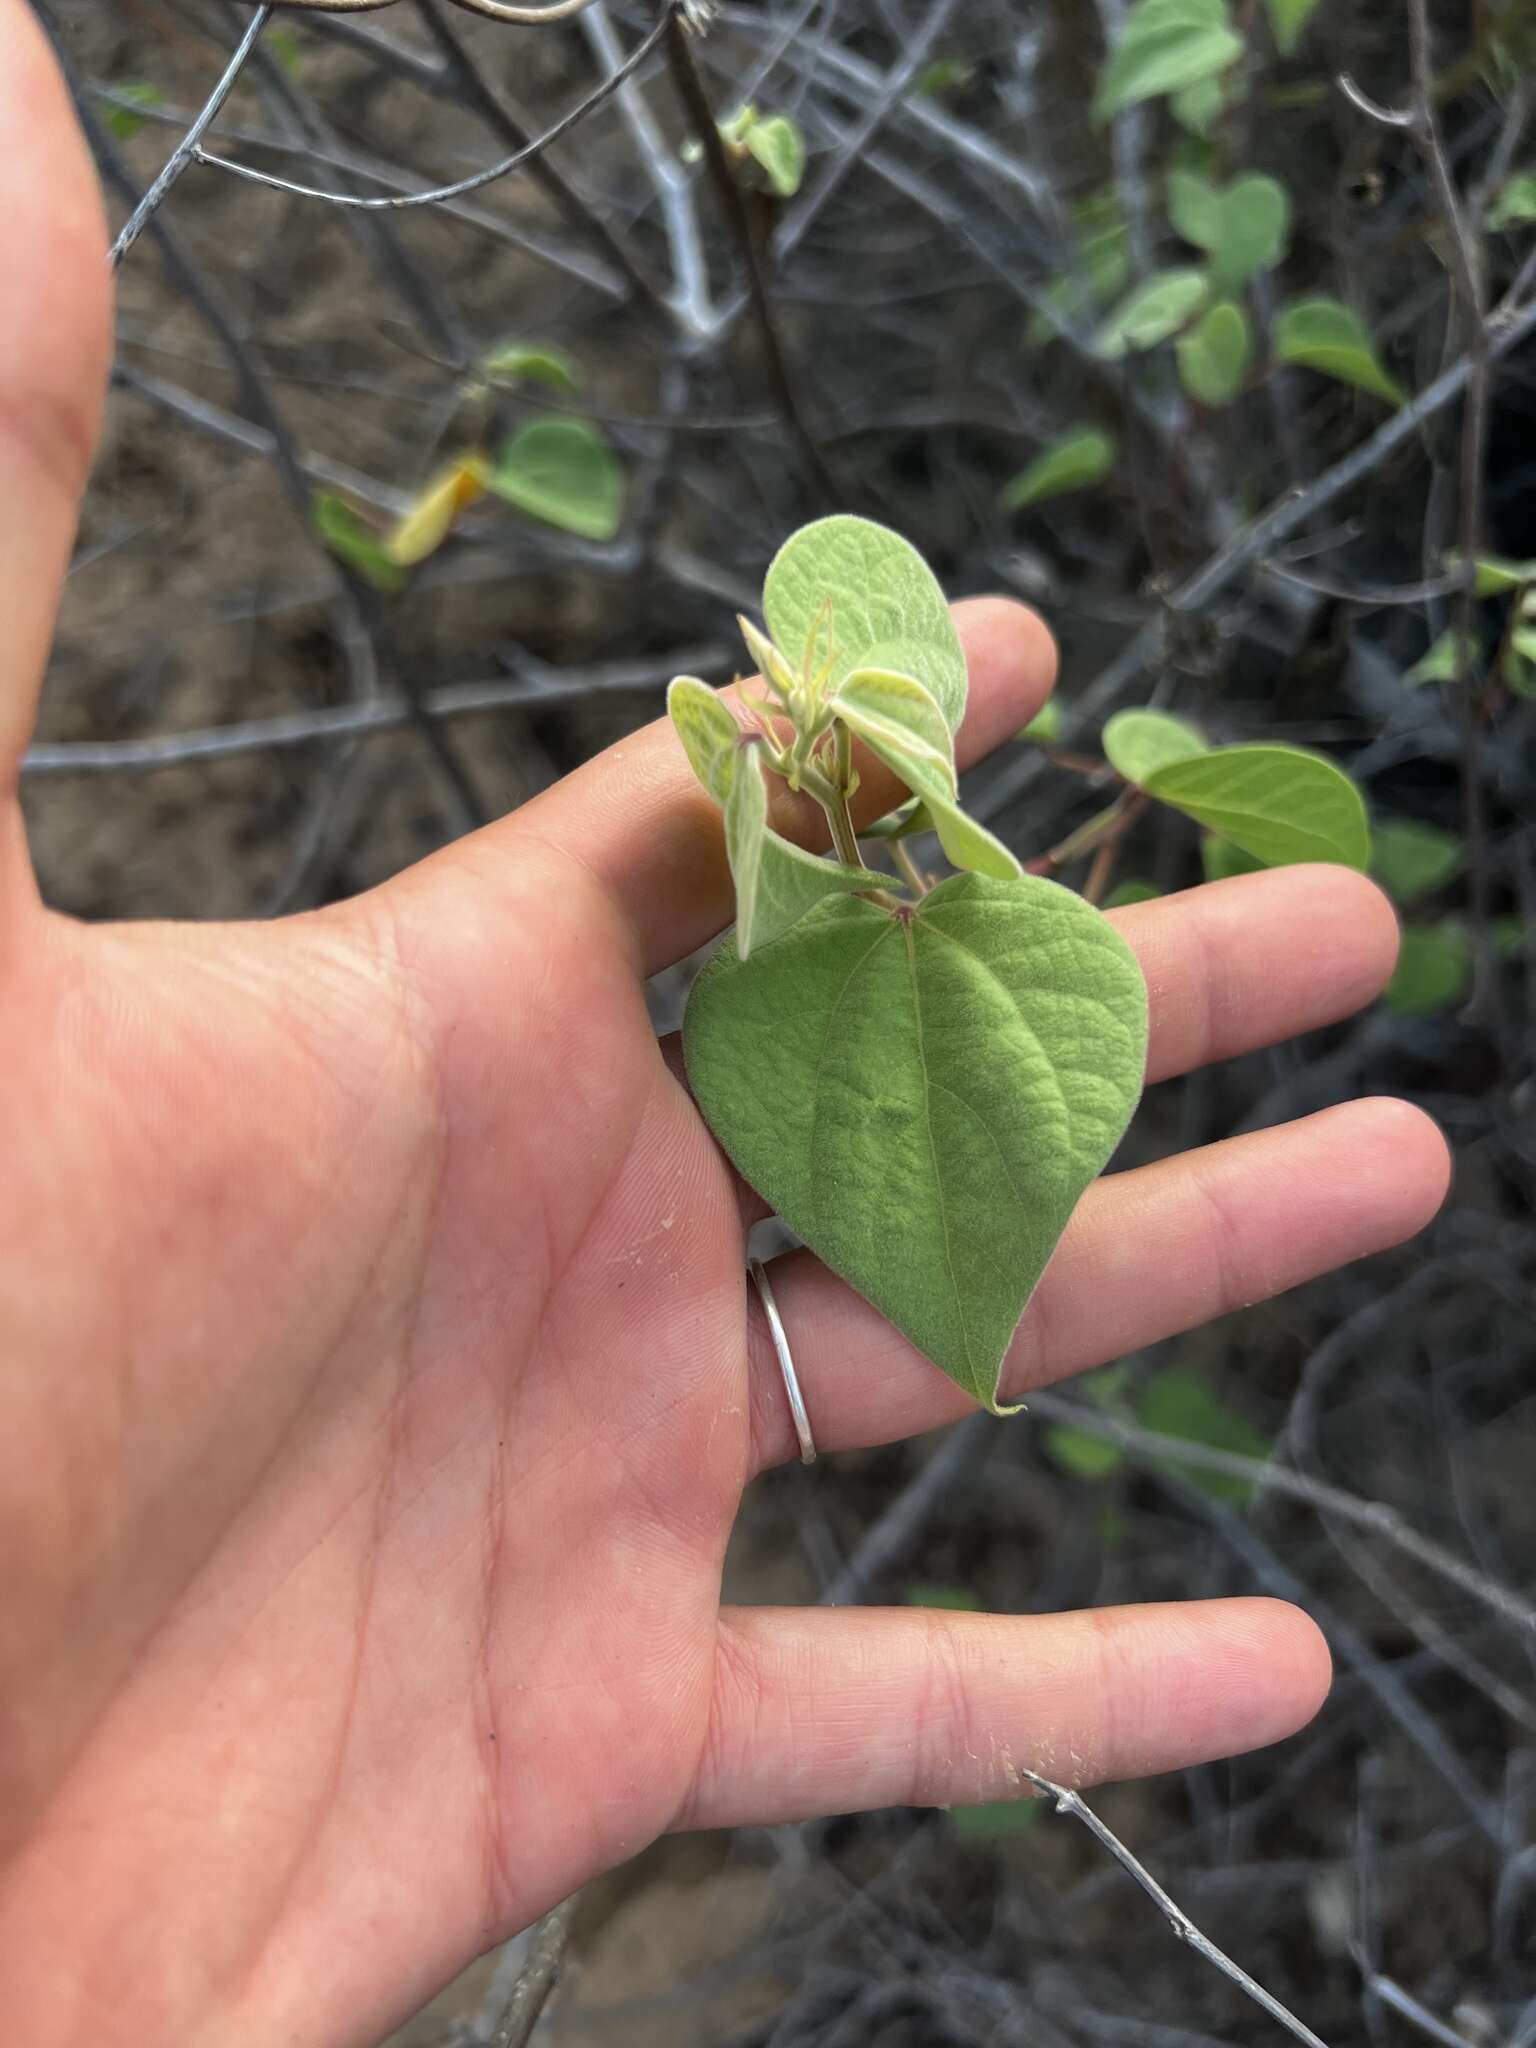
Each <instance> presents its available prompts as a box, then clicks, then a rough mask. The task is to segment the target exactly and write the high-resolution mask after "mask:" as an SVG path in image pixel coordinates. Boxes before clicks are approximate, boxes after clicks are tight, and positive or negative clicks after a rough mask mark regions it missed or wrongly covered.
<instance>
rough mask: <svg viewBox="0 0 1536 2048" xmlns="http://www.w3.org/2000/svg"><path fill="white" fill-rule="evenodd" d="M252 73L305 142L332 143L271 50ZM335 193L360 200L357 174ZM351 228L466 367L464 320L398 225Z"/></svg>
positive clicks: (369, 219) (363, 219) (443, 349)
mask: <svg viewBox="0 0 1536 2048" xmlns="http://www.w3.org/2000/svg"><path fill="white" fill-rule="evenodd" d="M253 69H254V72H255V75H256V77H257V79H258V80H259V81H260V84H261V88H262V91H263V93H264V96H265V98H266V100H267V102H268V105H269V106H270V107H273V108H275V109H276V110H277V113H278V115H279V117H280V118H285V119H286V120H287V122H288V123H290V124H291V127H292V129H293V131H294V133H295V134H296V135H297V136H298V137H299V138H300V139H301V140H302V141H303V142H305V143H307V144H309V145H310V146H311V147H316V146H321V147H323V146H324V144H325V143H326V141H327V140H329V139H330V138H329V137H328V135H327V133H326V130H325V127H324V124H323V123H322V121H321V120H320V118H319V117H318V116H317V115H316V114H315V112H314V111H313V109H312V108H311V106H310V104H309V101H308V97H307V95H306V94H305V93H304V92H302V91H301V90H300V88H299V87H298V86H297V85H296V84H295V83H294V81H293V80H292V79H291V78H290V77H289V76H288V73H287V71H286V70H285V69H284V67H283V66H282V65H281V64H279V63H278V61H277V59H276V58H275V57H274V56H273V55H272V54H271V52H270V51H268V50H258V51H257V52H256V56H255V63H254V66H253ZM202 154H203V152H202V151H201V149H199V151H198V155H199V156H200V157H201V156H202ZM335 189H336V195H337V196H338V197H342V196H347V197H355V196H357V194H356V188H355V184H354V182H353V177H352V174H350V173H347V172H343V173H342V174H341V175H340V177H339V179H338V181H337V185H336V188H335ZM348 226H349V228H350V230H351V231H352V233H353V235H354V237H355V239H356V240H357V242H358V243H359V245H360V246H362V247H363V248H364V249H365V250H366V251H367V252H368V253H369V254H370V255H371V257H372V259H373V262H374V263H375V264H376V265H377V267H378V269H379V271H380V273H381V274H382V276H383V277H384V278H385V279H386V281H387V282H389V283H390V284H392V285H393V286H394V288H395V290H396V291H397V292H398V293H399V295H400V297H401V299H402V300H403V301H404V303H405V305H406V307H407V309H408V310H409V311H410V312H411V313H413V314H414V315H415V317H416V319H417V320H418V321H419V322H420V323H421V327H422V330H423V332H424V333H426V334H427V335H429V336H431V338H432V341H433V344H434V346H435V347H436V348H437V349H438V350H439V351H440V353H441V354H443V355H444V356H446V357H448V358H450V359H452V360H454V361H456V362H457V363H458V364H459V365H461V366H462V365H463V364H465V363H467V362H468V361H469V359H470V357H471V356H472V355H473V353H474V351H473V347H472V344H471V342H470V339H469V336H468V334H467V333H466V332H465V329H464V326H463V323H462V321H460V320H459V318H458V316H457V315H456V314H455V313H454V312H453V311H452V310H451V308H449V306H448V304H447V297H446V294H443V293H438V292H435V291H434V290H433V289H432V287H431V285H430V284H429V283H428V281H427V279H426V278H424V277H423V276H422V274H421V271H420V270H419V269H418V267H417V265H416V263H415V261H414V260H413V258H412V257H411V255H410V253H409V251H408V250H407V249H406V247H405V245H404V243H403V242H402V240H401V238H400V236H399V234H398V233H397V232H396V229H395V224H394V222H393V221H391V220H388V219H380V218H377V217H376V216H375V215H374V214H372V213H364V214H363V215H361V216H360V217H358V218H353V219H350V220H349V221H348Z"/></svg>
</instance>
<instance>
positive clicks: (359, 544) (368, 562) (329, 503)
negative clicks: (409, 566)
mask: <svg viewBox="0 0 1536 2048" xmlns="http://www.w3.org/2000/svg"><path fill="white" fill-rule="evenodd" d="M310 519H311V521H312V522H313V525H314V529H315V532H316V534H317V535H318V536H319V538H320V539H321V540H322V541H324V543H325V545H326V546H327V547H328V548H329V549H330V551H331V553H332V554H333V555H335V556H337V557H338V559H339V560H341V561H343V562H345V563H346V564H347V565H348V567H349V568H352V569H355V570H356V571H357V573H358V575H359V576H361V577H363V578H364V579H365V580H366V581H367V582H369V583H371V584H372V585H373V587H374V589H375V590H387V591H390V592H393V591H397V590H403V589H404V588H405V581H406V577H405V571H404V570H403V569H402V568H401V567H400V565H399V563H398V562H395V561H392V560H391V559H390V557H389V555H388V554H387V553H386V552H385V548H384V542H383V539H382V538H381V536H380V535H379V534H377V533H375V532H374V530H373V528H372V527H371V526H369V525H368V524H367V522H366V521H365V520H364V519H362V518H361V517H360V516H359V515H358V514H357V513H356V512H354V511H353V509H352V507H351V506H350V505H349V504H348V503H347V501H346V499H345V498H338V497H337V496H336V494H335V493H334V492H333V491H317V492H316V493H315V496H314V499H313V501H312V503H311V506H310Z"/></svg>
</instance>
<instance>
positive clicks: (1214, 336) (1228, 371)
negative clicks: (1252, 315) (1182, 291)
mask: <svg viewBox="0 0 1536 2048" xmlns="http://www.w3.org/2000/svg"><path fill="white" fill-rule="evenodd" d="M1252 346H1253V344H1252V337H1251V335H1250V334H1249V331H1248V318H1247V315H1246V314H1245V313H1244V312H1243V309H1242V307H1241V306H1237V305H1234V304H1233V302H1232V301H1231V300H1230V299H1220V300H1218V301H1217V303H1216V304H1215V305H1214V306H1212V308H1211V310H1210V311H1209V312H1208V313H1207V314H1206V315H1205V316H1204V318H1203V319H1201V320H1198V321H1196V323H1195V325H1194V326H1193V327H1192V328H1191V329H1190V330H1189V332H1188V333H1187V334H1181V335H1180V336H1179V342H1178V348H1177V350H1176V354H1177V356H1178V360H1179V380H1180V382H1181V383H1182V384H1183V386H1184V389H1185V390H1186V391H1187V392H1188V393H1189V395H1190V397H1191V398H1194V399H1197V400H1198V401H1199V403H1200V404H1201V405H1213V406H1214V405H1229V404H1230V403H1231V401H1232V400H1233V399H1234V398H1235V397H1236V396H1237V394H1238V392H1239V391H1240V390H1241V389H1242V387H1243V378H1244V377H1245V375H1246V374H1247V370H1248V358H1249V355H1250V354H1251V352H1252Z"/></svg>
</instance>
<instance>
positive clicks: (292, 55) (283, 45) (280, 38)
mask: <svg viewBox="0 0 1536 2048" xmlns="http://www.w3.org/2000/svg"><path fill="white" fill-rule="evenodd" d="M263 47H264V48H265V49H266V50H267V51H268V53H269V54H270V55H271V56H274V57H275V58H276V59H277V61H278V63H279V64H281V65H282V67H283V69H284V70H285V71H286V72H287V74H288V76H289V77H290V78H302V77H303V75H304V50H303V46H302V45H301V44H300V42H299V39H298V37H297V36H296V35H295V34H294V32H293V30H292V29H291V28H269V29H268V30H267V33H266V36H265V37H264V39H263Z"/></svg>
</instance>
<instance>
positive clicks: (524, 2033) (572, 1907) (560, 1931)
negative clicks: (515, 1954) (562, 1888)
mask: <svg viewBox="0 0 1536 2048" xmlns="http://www.w3.org/2000/svg"><path fill="white" fill-rule="evenodd" d="M580 1902H581V1895H580V1894H579V1893H577V1894H576V1895H575V1896H573V1897H572V1898H569V1899H566V1900H565V1901H564V1903H563V1904H561V1905H558V1906H556V1907H555V1909H554V1911H553V1912H552V1913H546V1914H545V1915H544V1918H543V1919H542V1920H541V1921H540V1922H539V1924H538V1925H537V1927H535V1928H534V1930H533V1936H532V1941H531V1944H530V1947H529V1951H528V1960H527V1962H526V1963H524V1965H523V1967H522V1969H521V1971H520V1972H519V1973H518V1979H517V1982H516V1983H515V1984H514V1985H513V1986H512V1995H511V1997H510V1998H509V1999H508V2000H507V2006H506V2010H505V2012H503V2014H502V2016H501V2019H500V2020H499V2022H498V2023H497V2026H496V2030H495V2032H494V2033H493V2034H492V2035H491V2048H527V2044H528V2042H529V2041H531V2040H532V2039H533V2030H534V2028H535V2027H537V2025H538V2024H539V2021H540V2020H541V2019H542V2018H543V2015H544V2008H545V2006H546V2005H548V2003H549V2000H550V1995H551V1993H552V1992H553V1991H554V1988H555V1986H556V1985H557V1984H558V1983H559V1982H560V1972H561V1970H562V1969H563V1968H564V1966H565V1952H566V1949H567V1948H568V1946H569V1945H570V1939H571V1929H572V1927H573V1926H574V1924H575V1920H576V1909H577V1907H578V1905H579V1904H580Z"/></svg>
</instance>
